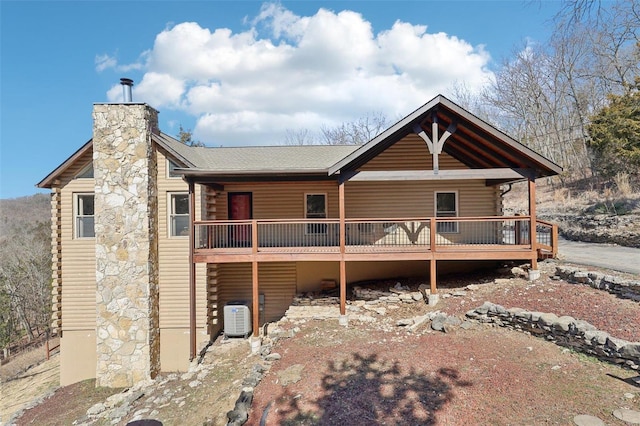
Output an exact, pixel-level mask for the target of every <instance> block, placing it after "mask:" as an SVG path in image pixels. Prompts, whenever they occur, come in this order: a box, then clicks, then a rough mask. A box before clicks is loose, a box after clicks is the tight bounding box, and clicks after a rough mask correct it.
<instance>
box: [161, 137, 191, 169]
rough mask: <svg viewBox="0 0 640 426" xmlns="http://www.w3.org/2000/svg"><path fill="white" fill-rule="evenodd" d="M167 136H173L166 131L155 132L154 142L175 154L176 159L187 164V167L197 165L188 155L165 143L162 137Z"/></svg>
mask: <svg viewBox="0 0 640 426" xmlns="http://www.w3.org/2000/svg"><path fill="white" fill-rule="evenodd" d="M165 137H169V138H170V137H171V136H169V135H167V134H166V133H162V132H161V133H160V134H156V133H153V134H152V136H151V140H152V141H153V142H155V143H157V144H158V145H160V146H161V147H162V148H163V149H164V150H166V151H167V152H169V153H170V154H171V155H173V156H174V157H175V159H176V160H178V161H180V162H181V163H182V164H184V165H185V166H187V167H195V164H193V162H191V161H189V160H188V159H187V158H186V157H184V156H183V155H181V154H180V153H178V152H177V151H176V150H175V149H173V148H172V147H171V146H170V145H168V144H167V143H165V142H164V141H163V139H162V138H165Z"/></svg>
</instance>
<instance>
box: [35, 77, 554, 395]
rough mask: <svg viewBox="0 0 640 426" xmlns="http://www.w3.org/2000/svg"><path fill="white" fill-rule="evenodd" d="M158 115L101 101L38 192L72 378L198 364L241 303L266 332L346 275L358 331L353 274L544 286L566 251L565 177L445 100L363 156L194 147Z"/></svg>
mask: <svg viewBox="0 0 640 426" xmlns="http://www.w3.org/2000/svg"><path fill="white" fill-rule="evenodd" d="M124 84H125V86H124V87H125V89H126V87H127V83H126V82H124ZM129 88H130V86H129ZM129 99H130V98H129ZM157 117H158V112H157V111H156V110H154V109H153V108H151V107H150V106H148V105H146V104H142V103H134V102H125V103H119V104H95V105H94V108H93V120H94V126H93V137H92V139H91V140H89V141H88V142H87V143H85V144H84V146H82V147H81V148H80V149H79V150H78V151H76V152H75V153H74V154H73V155H72V156H71V157H69V159H67V160H66V161H65V162H63V163H62V164H61V165H60V166H59V167H58V168H56V169H55V170H54V171H52V172H51V173H50V174H49V175H48V176H47V177H45V178H44V179H43V180H42V181H41V182H40V183H39V184H38V187H40V188H51V190H52V198H51V200H52V202H51V203H52V220H53V221H52V241H53V256H54V258H53V311H54V327H55V328H56V329H57V330H58V331H59V333H60V336H61V367H60V368H61V383H62V384H63V385H64V384H69V383H73V382H76V381H79V380H83V379H86V378H93V377H95V378H97V384H98V385H101V386H112V387H121V386H130V385H132V384H133V383H136V382H139V381H141V380H145V379H149V378H152V377H154V376H155V375H156V374H157V373H158V372H159V371H184V370H185V369H186V368H188V365H189V361H190V360H191V359H192V358H193V357H195V356H196V354H197V351H198V350H199V349H200V348H202V347H203V346H204V345H205V344H206V343H207V342H209V341H210V340H211V339H212V338H213V337H215V336H216V335H217V334H218V333H220V331H221V330H222V329H223V327H224V324H223V322H224V315H223V311H224V309H225V307H226V306H230V305H228V304H229V303H231V302H234V301H237V300H244V301H246V302H248V307H249V311H250V323H251V324H247V326H249V325H251V330H252V332H253V333H254V334H258V333H259V331H260V325H261V324H263V323H265V322H270V321H274V320H277V319H278V318H279V317H281V316H282V314H283V313H284V311H285V310H286V309H287V307H288V306H289V305H290V303H291V301H292V299H293V297H294V295H295V294H296V293H298V292H302V291H314V290H319V289H320V286H321V283H322V282H323V281H325V282H326V281H327V280H330V281H335V282H336V283H337V286H338V288H339V292H340V293H339V294H340V304H339V306H336V309H339V310H340V313H341V315H342V317H341V321H343V322H344V323H345V324H346V316H345V313H346V312H345V305H346V298H347V283H349V282H354V281H358V280H364V279H372V278H385V277H395V276H413V277H422V278H424V279H428V280H429V282H430V286H431V289H430V290H431V294H432V295H433V299H435V297H436V295H437V276H438V274H441V273H443V272H445V271H447V270H461V269H464V268H470V267H475V266H477V265H478V264H483V263H486V262H495V261H499V260H521V261H525V262H529V263H530V264H531V270H530V274H531V278H532V279H533V278H535V277H536V273H537V260H538V258H539V256H541V255H542V254H543V253H553V252H554V251H555V249H556V245H557V244H556V240H555V235H556V234H555V233H554V232H553V226H552V225H551V224H548V223H545V222H542V221H539V220H537V218H536V210H535V188H536V186H535V180H536V179H537V178H541V177H546V176H552V175H555V174H557V173H559V172H560V171H561V169H560V167H559V166H557V165H556V164H554V163H553V162H551V161H549V160H548V159H546V158H544V157H542V156H541V155H539V154H537V153H535V152H533V151H532V150H530V149H529V148H527V147H525V146H524V145H521V144H520V143H518V142H517V141H515V140H513V139H512V138H510V137H509V136H507V135H505V134H504V133H502V132H500V131H499V130H497V129H495V128H494V127H492V126H490V125H489V124H487V123H486V122H484V121H482V120H481V119H479V118H478V117H476V116H474V115H472V114H471V113H469V112H468V111H465V110H464V109H463V108H461V107H460V106H458V105H456V104H455V103H453V102H451V101H450V100H448V99H447V98H445V97H443V96H437V97H435V98H434V99H432V100H430V101H429V102H427V103H426V104H424V105H423V106H421V107H420V108H418V109H417V110H415V111H414V112H412V113H411V114H409V115H408V116H406V117H405V118H403V119H402V120H400V121H399V122H397V123H396V124H394V125H393V126H391V127H390V128H388V129H387V130H385V131H384V132H383V133H382V134H380V135H379V136H377V137H376V138H374V139H373V140H371V141H370V142H368V143H366V144H364V145H362V146H269V147H267V146H254V147H237V148H205V147H190V146H186V145H184V144H181V143H180V142H179V141H177V140H175V139H174V138H172V137H170V136H168V135H166V134H164V133H162V132H160V131H159V129H158V119H157ZM522 180H525V181H527V182H528V189H529V198H528V199H529V214H528V215H524V216H515V217H506V216H503V213H502V195H503V194H504V192H503V190H502V188H504V185H508V184H510V183H513V182H516V181H522Z"/></svg>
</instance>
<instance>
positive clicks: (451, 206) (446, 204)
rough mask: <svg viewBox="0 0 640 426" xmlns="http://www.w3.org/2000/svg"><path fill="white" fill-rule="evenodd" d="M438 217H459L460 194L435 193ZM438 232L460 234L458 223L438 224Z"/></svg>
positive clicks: (448, 192)
mask: <svg viewBox="0 0 640 426" xmlns="http://www.w3.org/2000/svg"><path fill="white" fill-rule="evenodd" d="M435 209H436V217H458V192H457V191H447V192H445V191H442V192H440V191H436V193H435ZM437 229H438V232H441V233H454V232H458V222H438V228H437Z"/></svg>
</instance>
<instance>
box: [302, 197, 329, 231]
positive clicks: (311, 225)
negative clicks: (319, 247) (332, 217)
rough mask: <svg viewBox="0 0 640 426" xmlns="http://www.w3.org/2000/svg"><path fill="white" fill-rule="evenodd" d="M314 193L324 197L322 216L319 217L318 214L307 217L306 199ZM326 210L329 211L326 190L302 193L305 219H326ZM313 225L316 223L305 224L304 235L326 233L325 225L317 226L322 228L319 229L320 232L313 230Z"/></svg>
mask: <svg viewBox="0 0 640 426" xmlns="http://www.w3.org/2000/svg"><path fill="white" fill-rule="evenodd" d="M314 195H322V196H323V197H324V215H323V217H320V216H313V217H309V210H308V200H309V197H310V196H314ZM328 212H329V197H328V196H327V193H326V192H306V193H305V194H304V218H305V219H326V218H327V217H328ZM315 226H317V225H314V224H307V226H305V228H304V233H305V235H325V234H326V233H327V226H326V225H325V226H324V227H319V228H323V230H321V231H320V232H314V231H313V228H314V227H315Z"/></svg>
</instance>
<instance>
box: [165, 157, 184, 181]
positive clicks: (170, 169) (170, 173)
mask: <svg viewBox="0 0 640 426" xmlns="http://www.w3.org/2000/svg"><path fill="white" fill-rule="evenodd" d="M179 168H180V166H179V165H177V164H176V163H174V162H173V161H171V160H169V159H167V177H169V178H179V177H182V175H181V174H179V173H176V171H175V170H176V169H179Z"/></svg>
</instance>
